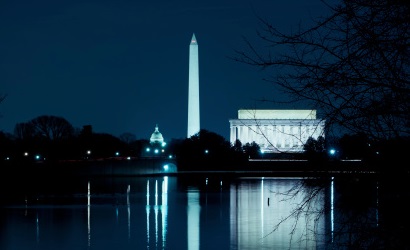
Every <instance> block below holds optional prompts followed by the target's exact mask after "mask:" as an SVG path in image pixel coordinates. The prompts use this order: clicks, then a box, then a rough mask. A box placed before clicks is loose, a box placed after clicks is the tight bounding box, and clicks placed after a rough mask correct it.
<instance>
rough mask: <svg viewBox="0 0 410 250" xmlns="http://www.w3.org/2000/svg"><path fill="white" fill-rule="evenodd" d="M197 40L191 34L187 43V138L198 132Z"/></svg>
mask: <svg viewBox="0 0 410 250" xmlns="http://www.w3.org/2000/svg"><path fill="white" fill-rule="evenodd" d="M199 129H200V128H199V65H198V42H197V40H196V38H195V34H193V35H192V39H191V44H190V45H189V87H188V138H189V137H191V136H193V135H195V134H196V133H198V132H199Z"/></svg>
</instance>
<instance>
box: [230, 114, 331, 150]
mask: <svg viewBox="0 0 410 250" xmlns="http://www.w3.org/2000/svg"><path fill="white" fill-rule="evenodd" d="M229 123H230V142H231V144H234V143H235V141H236V140H239V141H241V143H242V145H245V144H246V143H252V142H255V143H257V144H258V145H259V146H260V148H261V150H263V151H264V152H270V153H279V152H303V145H304V144H305V143H306V141H307V139H308V138H309V137H312V138H314V139H317V138H318V137H319V136H323V137H324V129H325V121H324V120H320V119H317V118H316V110H260V109H256V110H255V109H240V110H238V119H231V120H229Z"/></svg>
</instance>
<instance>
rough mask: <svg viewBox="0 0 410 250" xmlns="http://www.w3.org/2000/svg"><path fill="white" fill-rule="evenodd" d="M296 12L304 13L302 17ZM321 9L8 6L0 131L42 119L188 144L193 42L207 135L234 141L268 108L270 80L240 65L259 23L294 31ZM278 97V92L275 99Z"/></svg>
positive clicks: (312, 5) (1, 15)
mask: <svg viewBox="0 0 410 250" xmlns="http://www.w3.org/2000/svg"><path fill="white" fill-rule="evenodd" d="M295 6H298V7H297V8H296V7H295ZM325 10H326V7H325V6H324V5H323V4H322V3H321V2H320V1H319V0H318V1H314V2H309V3H305V2H304V1H301V0H300V1H290V2H286V3H268V2H265V1H235V2H233V1H207V2H203V3H195V4H194V3H191V2H189V1H181V2H178V3H168V2H166V1H164V2H158V3H157V4H154V3H144V4H142V3H128V2H111V1H101V2H92V1H88V2H83V1H63V2H59V3H56V2H52V1H44V2H41V3H32V2H30V1H24V0H23V1H21V2H19V3H16V2H14V1H4V2H2V4H1V8H0V21H1V22H0V23H1V24H0V32H2V34H3V36H2V37H3V39H2V40H1V41H0V45H1V46H0V55H1V56H0V82H1V85H0V94H7V98H6V99H5V100H4V101H3V102H2V103H1V104H0V114H1V118H0V131H3V132H7V133H12V132H13V129H14V126H15V125H16V124H17V123H22V122H27V121H29V120H31V119H33V118H36V117H38V116H41V115H53V116H59V117H63V118H65V119H66V120H67V121H69V122H70V123H71V124H72V125H73V126H74V127H76V128H80V129H81V128H82V126H84V125H92V127H93V131H94V132H97V133H109V134H112V135H114V136H119V135H121V134H122V133H127V132H129V133H133V134H135V135H136V137H137V138H148V137H149V136H150V135H151V133H152V130H153V127H154V126H155V125H156V124H158V126H159V127H160V128H161V132H162V134H163V135H164V138H165V140H170V139H172V138H185V137H186V129H187V125H186V124H187V109H188V107H187V103H188V100H187V96H188V64H189V62H188V61H189V53H188V51H187V45H189V44H188V42H187V41H188V40H189V39H190V38H191V36H192V34H193V33H195V34H196V35H197V36H198V37H200V41H201V51H200V52H199V58H200V60H201V62H200V69H199V71H200V72H199V74H200V77H201V78H200V82H201V86H200V100H201V104H200V107H201V129H206V130H209V131H212V132H215V133H218V134H220V135H222V136H224V137H225V138H227V139H228V138H229V119H231V118H234V117H236V114H237V111H238V109H241V108H258V109H262V108H280V107H272V104H270V103H268V102H261V101H260V100H261V99H274V98H275V93H274V92H273V88H272V86H270V85H269V84H268V83H266V82H265V81H264V80H263V78H264V76H265V75H266V74H267V73H270V74H272V72H261V71H259V70H257V69H255V68H252V67H251V66H249V65H244V64H241V63H237V62H234V61H233V60H231V59H229V56H232V55H234V51H235V50H241V49H244V45H245V43H244V42H243V40H242V36H246V37H248V38H250V39H252V40H255V41H257V37H256V31H257V29H258V27H260V26H258V19H257V17H258V16H260V17H266V18H267V19H268V20H270V21H272V23H273V24H275V25H277V26H278V28H281V29H283V30H284V31H286V30H289V31H290V30H291V29H292V27H294V28H296V27H297V25H298V24H299V23H301V22H302V23H306V24H307V23H308V22H310V21H311V19H312V18H316V17H320V16H321V15H324V14H325ZM276 94H278V95H280V94H279V93H276Z"/></svg>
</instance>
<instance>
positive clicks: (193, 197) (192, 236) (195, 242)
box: [187, 188, 201, 250]
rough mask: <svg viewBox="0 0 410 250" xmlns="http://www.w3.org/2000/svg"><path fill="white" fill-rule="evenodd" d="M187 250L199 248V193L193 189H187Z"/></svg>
mask: <svg viewBox="0 0 410 250" xmlns="http://www.w3.org/2000/svg"><path fill="white" fill-rule="evenodd" d="M187 196H188V209H187V213H188V236H187V237H188V249H189V250H197V249H199V246H200V238H199V237H200V234H199V230H200V223H199V221H200V213H201V206H200V204H199V191H198V189H195V188H189V189H188V193H187Z"/></svg>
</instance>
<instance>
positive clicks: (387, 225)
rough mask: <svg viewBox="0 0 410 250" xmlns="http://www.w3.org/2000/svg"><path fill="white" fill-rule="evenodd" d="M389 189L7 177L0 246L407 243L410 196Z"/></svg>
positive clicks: (291, 182) (340, 181) (322, 182)
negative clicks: (20, 179) (9, 180)
mask: <svg viewBox="0 0 410 250" xmlns="http://www.w3.org/2000/svg"><path fill="white" fill-rule="evenodd" d="M404 186H406V185H404ZM386 190H387V191H386ZM394 190H395V191H397V192H395V193H394V194H393V195H391V191H389V190H388V188H385V186H384V184H383V182H382V183H381V182H380V180H378V179H375V178H357V177H355V178H350V177H349V178H337V177H336V178H332V177H328V178H321V179H319V180H306V179H305V178H274V177H235V178H233V177H232V176H231V177H229V178H228V177H224V176H218V175H212V176H205V175H203V176H198V175H195V176H183V177H181V176H179V177H175V176H170V177H167V176H159V177H132V178H131V177H130V178H124V177H117V178H102V177H101V178H92V179H87V178H77V179H59V180H50V179H42V180H36V179H35V178H34V179H31V180H30V181H27V180H24V181H23V180H22V181H21V182H19V181H13V182H11V183H9V184H7V185H6V184H3V185H2V190H1V192H0V194H1V197H0V198H1V201H2V202H1V203H0V205H1V207H0V249H2V250H8V249H10V250H11V249H13V250H15V249H41V250H45V249H61V250H62V249H178V250H179V249H182V250H183V249H189V250H194V249H212V250H217V249H371V248H373V246H378V247H379V248H374V249H388V247H387V246H392V245H393V244H394V245H395V246H398V247H397V249H408V245H407V242H406V240H404V238H406V237H407V236H405V235H404V232H405V231H406V230H405V228H407V226H408V224H407V225H406V223H407V222H408V220H407V219H406V218H404V217H403V216H402V217H401V221H400V222H398V221H397V220H396V219H397V218H396V216H393V215H394V214H395V213H401V212H404V211H406V207H404V208H403V207H402V208H397V204H400V206H408V205H405V204H404V203H403V204H401V202H402V200H406V199H407V200H408V198H409V194H408V191H403V190H398V189H394ZM385 193H389V195H384V194H385ZM389 203H391V204H392V205H393V208H394V212H393V210H391V209H392V207H391V206H387V205H385V204H389ZM407 208H408V207H407ZM407 213H408V211H407ZM403 218H404V220H403ZM402 224H403V225H402ZM402 227H403V228H402ZM380 235H383V237H381V236H380ZM390 235H394V237H393V236H390ZM392 249H393V248H392Z"/></svg>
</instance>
